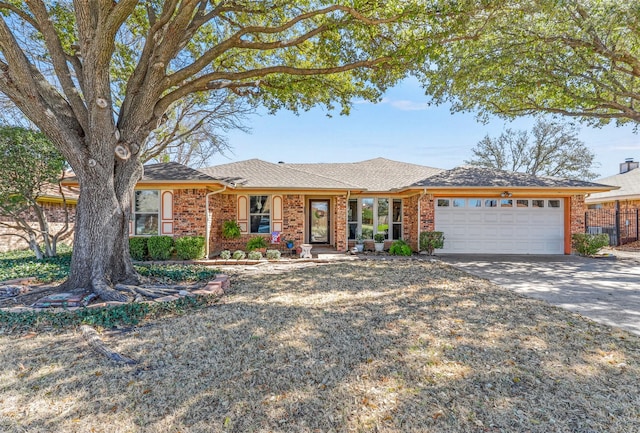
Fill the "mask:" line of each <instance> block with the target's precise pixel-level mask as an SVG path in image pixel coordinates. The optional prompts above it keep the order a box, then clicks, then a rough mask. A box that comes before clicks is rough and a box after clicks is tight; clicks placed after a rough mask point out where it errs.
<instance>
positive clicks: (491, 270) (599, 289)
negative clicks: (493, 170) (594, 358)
mask: <svg viewBox="0 0 640 433" xmlns="http://www.w3.org/2000/svg"><path fill="white" fill-rule="evenodd" d="M615 254H616V257H615V258H612V259H609V258H607V259H589V258H584V257H579V256H534V255H523V256H520V255H518V256H500V255H485V256H479V255H442V256H440V257H439V258H440V259H441V260H442V261H443V262H445V263H449V264H451V265H453V266H455V267H456V268H459V269H462V270H464V271H466V272H468V273H470V274H473V275H476V276H479V277H482V278H486V279H488V280H490V281H492V282H494V283H496V284H499V285H501V286H503V287H506V288H508V289H511V290H513V291H515V292H518V293H521V294H523V295H526V296H531V297H533V298H537V299H542V300H545V301H547V302H549V303H551V304H554V305H558V306H560V307H563V308H566V309H567V310H570V311H573V312H576V313H579V314H581V315H583V316H586V317H589V318H591V319H593V320H595V321H597V322H600V323H604V324H606V325H611V326H617V327H620V328H622V329H625V330H627V331H630V332H633V333H634V334H638V335H640V253H615Z"/></svg>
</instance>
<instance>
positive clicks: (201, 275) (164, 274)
mask: <svg viewBox="0 0 640 433" xmlns="http://www.w3.org/2000/svg"><path fill="white" fill-rule="evenodd" d="M134 267H135V269H136V271H138V273H139V274H140V275H142V276H145V277H155V278H165V279H168V280H171V281H206V280H210V279H212V278H215V276H216V274H217V273H218V271H217V270H215V269H211V268H209V267H207V266H204V265H147V264H145V265H136V266H134Z"/></svg>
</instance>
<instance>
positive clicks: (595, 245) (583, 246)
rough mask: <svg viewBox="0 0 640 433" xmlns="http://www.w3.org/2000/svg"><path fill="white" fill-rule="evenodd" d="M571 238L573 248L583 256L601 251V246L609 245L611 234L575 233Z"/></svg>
mask: <svg viewBox="0 0 640 433" xmlns="http://www.w3.org/2000/svg"><path fill="white" fill-rule="evenodd" d="M571 240H572V241H573V248H575V250H576V251H577V252H578V253H579V254H581V255H583V256H592V255H594V254H596V253H597V252H598V251H600V249H601V248H603V247H606V246H607V245H609V235H608V234H606V233H601V234H598V235H591V234H588V233H574V234H573V235H572V236H571Z"/></svg>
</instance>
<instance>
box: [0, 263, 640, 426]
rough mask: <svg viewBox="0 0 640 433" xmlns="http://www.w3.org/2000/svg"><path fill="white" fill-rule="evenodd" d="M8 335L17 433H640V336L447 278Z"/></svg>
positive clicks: (315, 275) (238, 292) (244, 298)
mask: <svg viewBox="0 0 640 433" xmlns="http://www.w3.org/2000/svg"><path fill="white" fill-rule="evenodd" d="M103 338H104V340H105V342H106V343H107V344H108V345H110V346H111V348H113V349H115V350H118V351H120V352H121V353H123V354H125V355H127V356H130V357H132V358H134V359H138V360H140V364H139V365H137V366H118V365H116V364H114V363H112V362H110V361H108V360H106V359H104V358H101V357H99V356H98V355H96V354H95V353H93V352H92V351H90V350H89V349H88V347H87V345H86V343H85V342H84V341H83V340H82V337H81V336H80V333H79V332H78V331H75V332H72V331H69V332H67V333H62V334H48V335H32V334H22V335H17V336H16V335H0V349H1V350H0V362H1V364H2V370H0V431H3V432H26V431H28V432H109V433H114V432H227V431H228V432H243V433H244V432H523V433H524V432H545V433H548V432H585V433H586V432H629V433H634V432H638V431H640V363H639V361H640V339H638V337H635V336H633V335H631V334H628V333H626V332H623V331H620V330H616V329H612V328H608V327H605V326H603V325H599V324H596V323H594V322H591V321H588V320H586V319H583V318H582V317H580V316H578V315H575V314H572V313H569V312H566V311H564V310H561V309H559V308H555V307H552V306H549V305H547V304H544V303H542V302H540V301H537V300H532V299H527V298H524V297H521V296H519V295H517V294H514V293H511V292H508V291H506V290H503V289H501V288H499V287H497V286H494V285H492V284H490V283H488V282H487V281H485V280H481V279H478V278H475V277H470V276H468V275H467V274H464V273H462V272H460V271H457V270H454V269H453V268H451V267H449V266H447V265H444V264H438V263H427V262H423V261H416V260H395V261H359V262H353V263H342V264H330V265H324V266H315V267H309V268H305V269H297V270H295V271H291V272H283V273H275V272H274V273H266V274H265V273H246V274H240V275H237V276H234V277H233V279H232V290H231V292H230V293H229V294H228V295H227V296H226V297H225V298H223V300H222V302H221V303H220V304H218V305H216V306H214V307H211V308H209V309H206V310H203V311H199V312H197V313H194V314H192V315H190V316H187V317H179V318H168V319H163V320H161V321H158V322H155V323H151V324H148V325H146V326H142V327H140V328H136V329H132V330H121V331H117V332H113V331H109V332H105V333H104V334H103Z"/></svg>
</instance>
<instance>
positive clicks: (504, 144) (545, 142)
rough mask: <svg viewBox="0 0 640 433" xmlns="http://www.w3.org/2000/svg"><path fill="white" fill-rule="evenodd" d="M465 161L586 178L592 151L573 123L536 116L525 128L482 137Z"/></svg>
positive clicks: (590, 169) (539, 173) (542, 174)
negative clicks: (468, 158)
mask: <svg viewBox="0 0 640 433" xmlns="http://www.w3.org/2000/svg"><path fill="white" fill-rule="evenodd" d="M471 152H472V153H473V157H472V158H471V159H470V160H467V161H465V162H466V163H467V164H471V165H478V166H481V167H489V168H495V169H498V170H509V171H521V172H524V173H529V174H532V175H536V176H553V177H564V178H569V179H582V180H589V179H594V178H596V177H597V176H598V174H597V173H594V172H593V171H592V168H593V165H594V159H595V154H594V153H593V152H591V151H590V150H589V148H587V146H586V145H585V144H584V142H582V141H581V140H580V139H579V138H578V130H577V128H576V126H575V125H572V124H568V123H559V122H554V121H548V120H543V119H538V121H537V122H536V124H535V125H534V126H533V128H532V129H531V132H528V131H514V130H512V129H507V130H506V131H505V132H503V133H502V134H500V136H499V137H497V138H491V137H489V136H488V135H487V136H485V137H484V138H483V139H482V140H481V141H480V142H479V143H478V144H477V145H476V146H475V147H474V148H473V149H471Z"/></svg>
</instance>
